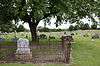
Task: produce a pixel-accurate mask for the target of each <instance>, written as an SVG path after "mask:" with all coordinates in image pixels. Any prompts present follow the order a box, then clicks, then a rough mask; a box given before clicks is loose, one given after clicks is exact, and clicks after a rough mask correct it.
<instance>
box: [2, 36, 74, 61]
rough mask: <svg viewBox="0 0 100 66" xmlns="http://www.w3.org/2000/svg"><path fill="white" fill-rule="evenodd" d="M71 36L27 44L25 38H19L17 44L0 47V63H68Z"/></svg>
mask: <svg viewBox="0 0 100 66" xmlns="http://www.w3.org/2000/svg"><path fill="white" fill-rule="evenodd" d="M71 41H72V37H71V36H63V37H62V39H61V41H56V43H54V41H53V42H52V41H49V42H48V43H47V44H41V42H39V43H38V44H32V45H29V41H28V40H27V39H21V40H20V39H19V40H18V41H17V46H9V47H0V63H12V62H14V63H15V62H16V63H17V62H18V63H19V62H21V63H26V62H31V63H70V54H71Z"/></svg>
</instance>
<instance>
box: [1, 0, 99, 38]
mask: <svg viewBox="0 0 100 66" xmlns="http://www.w3.org/2000/svg"><path fill="white" fill-rule="evenodd" d="M0 5H1V7H0V8H1V10H0V11H1V12H0V18H1V19H0V23H1V22H2V23H3V24H6V23H5V22H9V23H11V21H12V20H14V21H15V22H18V21H19V20H21V21H24V22H27V23H28V24H29V27H30V31H31V36H32V38H33V39H36V35H37V34H36V27H37V25H38V24H39V22H40V21H41V20H43V21H44V22H45V21H46V22H47V23H50V19H51V18H52V17H53V18H56V22H55V25H56V26H59V25H61V24H62V22H64V21H66V22H67V21H69V22H70V23H74V22H78V21H80V19H82V18H85V17H86V16H88V18H91V19H92V20H94V18H93V16H92V14H95V15H96V16H97V17H99V16H100V11H99V10H100V1H99V0H92V1H91V0H71V1H70V0H59V1H58V0H0ZM86 29H87V28H86Z"/></svg>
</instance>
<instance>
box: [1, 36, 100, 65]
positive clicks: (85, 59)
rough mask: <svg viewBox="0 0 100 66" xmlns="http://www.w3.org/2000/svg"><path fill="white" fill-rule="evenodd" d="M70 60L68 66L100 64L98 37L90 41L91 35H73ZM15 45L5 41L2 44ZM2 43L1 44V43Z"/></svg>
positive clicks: (99, 42) (99, 40)
mask: <svg viewBox="0 0 100 66" xmlns="http://www.w3.org/2000/svg"><path fill="white" fill-rule="evenodd" d="M74 40H75V43H73V44H72V58H71V59H72V60H71V64H70V65H69V66H100V39H95V40H94V41H91V37H82V36H78V35H77V36H74ZM6 44H7V45H9V46H10V45H15V44H13V43H11V42H8V43H7V42H5V44H4V45H6ZM2 45H3V44H2ZM0 66H65V65H64V64H44V65H42V64H19V63H18V64H17V63H12V64H0ZM66 66H68V65H66Z"/></svg>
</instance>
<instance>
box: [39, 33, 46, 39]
mask: <svg viewBox="0 0 100 66" xmlns="http://www.w3.org/2000/svg"><path fill="white" fill-rule="evenodd" d="M39 38H40V39H47V36H46V35H45V34H40V36H39Z"/></svg>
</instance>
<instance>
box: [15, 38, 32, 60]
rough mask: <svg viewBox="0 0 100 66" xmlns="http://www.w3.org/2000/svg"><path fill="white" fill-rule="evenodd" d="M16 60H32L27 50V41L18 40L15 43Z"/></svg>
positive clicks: (28, 49)
mask: <svg viewBox="0 0 100 66" xmlns="http://www.w3.org/2000/svg"><path fill="white" fill-rule="evenodd" d="M16 58H17V59H19V60H30V59H32V53H31V51H30V48H29V40H28V39H23V38H20V39H19V40H18V41H17V50H16Z"/></svg>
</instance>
